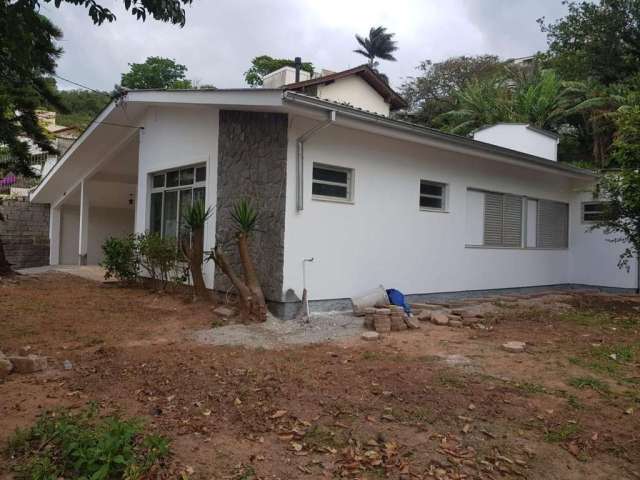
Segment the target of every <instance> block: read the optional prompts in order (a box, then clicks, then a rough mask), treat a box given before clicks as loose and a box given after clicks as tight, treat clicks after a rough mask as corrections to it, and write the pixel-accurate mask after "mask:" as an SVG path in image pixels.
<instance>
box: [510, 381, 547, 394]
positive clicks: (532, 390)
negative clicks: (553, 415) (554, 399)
mask: <svg viewBox="0 0 640 480" xmlns="http://www.w3.org/2000/svg"><path fill="white" fill-rule="evenodd" d="M516 387H518V389H520V390H521V391H523V392H525V393H527V394H529V395H535V394H541V393H547V390H546V389H545V388H544V387H543V386H542V385H540V384H538V383H531V382H524V383H517V384H516Z"/></svg>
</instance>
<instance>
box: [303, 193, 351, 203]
mask: <svg viewBox="0 0 640 480" xmlns="http://www.w3.org/2000/svg"><path fill="white" fill-rule="evenodd" d="M311 200H315V201H317V202H329V203H343V204H345V205H354V204H355V202H354V201H353V200H349V199H346V198H338V197H320V196H317V195H313V196H312V197H311Z"/></svg>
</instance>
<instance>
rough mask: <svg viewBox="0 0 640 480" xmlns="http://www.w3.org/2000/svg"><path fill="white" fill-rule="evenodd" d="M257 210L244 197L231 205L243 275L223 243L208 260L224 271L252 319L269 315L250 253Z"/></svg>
mask: <svg viewBox="0 0 640 480" xmlns="http://www.w3.org/2000/svg"><path fill="white" fill-rule="evenodd" d="M258 217H259V214H258V211H257V210H256V208H255V207H253V205H252V204H251V202H249V200H247V199H241V200H239V201H238V202H236V203H235V204H234V205H233V207H232V208H231V219H232V220H233V223H234V228H235V239H236V242H237V244H238V253H239V255H240V263H241V265H242V269H243V271H244V279H243V278H241V277H240V276H239V275H238V274H237V273H236V272H235V270H234V269H233V267H232V266H231V264H230V263H229V261H228V259H227V256H226V254H225V252H224V248H223V245H222V244H220V243H217V244H216V246H215V248H214V249H213V250H212V251H211V252H209V259H211V260H213V261H214V262H215V264H216V266H217V267H218V268H219V269H220V270H221V271H222V273H224V274H225V275H226V276H227V277H229V280H230V281H231V283H232V285H233V286H234V287H235V288H236V290H237V291H238V297H239V298H240V306H241V308H242V310H243V313H244V315H245V316H246V317H247V318H248V319H249V320H257V321H264V320H266V318H267V306H266V301H265V298H264V293H263V292H262V287H261V286H260V281H259V279H258V275H257V273H256V269H255V265H254V262H253V259H252V258H251V254H250V252H249V240H250V238H251V236H252V235H253V234H254V233H255V232H256V228H257V224H258Z"/></svg>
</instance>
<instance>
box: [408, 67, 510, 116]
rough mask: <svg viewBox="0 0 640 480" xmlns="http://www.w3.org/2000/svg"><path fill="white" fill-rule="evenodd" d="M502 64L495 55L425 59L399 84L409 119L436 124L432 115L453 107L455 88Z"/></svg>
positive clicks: (489, 74) (490, 73)
mask: <svg viewBox="0 0 640 480" xmlns="http://www.w3.org/2000/svg"><path fill="white" fill-rule="evenodd" d="M502 65H503V64H502V62H501V61H500V60H499V59H498V57H497V56H496V55H478V56H472V57H469V56H460V57H452V58H449V59H447V60H444V61H443V62H437V63H434V62H432V61H431V60H425V61H424V62H422V63H420V65H418V67H417V69H418V71H419V75H417V76H415V77H410V78H409V79H408V81H406V82H405V83H404V84H403V85H402V87H401V93H402V96H403V97H404V98H405V100H407V102H408V103H409V110H410V111H411V112H412V118H411V119H412V120H413V121H416V122H418V123H422V124H425V125H427V126H430V127H438V126H439V125H438V123H437V122H436V121H435V119H436V118H437V117H438V116H439V115H441V114H443V113H445V112H448V111H450V110H451V109H453V108H454V106H455V104H456V97H455V95H456V92H459V91H461V90H462V89H463V88H464V87H465V86H466V85H467V84H468V83H470V82H472V81H476V80H483V79H487V78H492V77H494V76H496V74H497V73H498V72H500V71H502Z"/></svg>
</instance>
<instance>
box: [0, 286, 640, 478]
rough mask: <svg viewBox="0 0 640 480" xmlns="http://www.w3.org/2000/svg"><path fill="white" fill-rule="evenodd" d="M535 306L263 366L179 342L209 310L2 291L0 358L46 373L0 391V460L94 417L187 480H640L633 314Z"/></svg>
mask: <svg viewBox="0 0 640 480" xmlns="http://www.w3.org/2000/svg"><path fill="white" fill-rule="evenodd" d="M538 298H540V299H542V300H538V301H535V299H524V300H527V302H528V303H526V304H524V305H519V304H518V302H512V301H509V302H502V301H499V300H496V303H497V304H498V305H499V307H500V309H499V311H498V312H496V313H495V314H494V315H492V317H491V318H488V319H485V321H484V324H485V325H486V329H473V328H450V327H437V326H434V325H431V324H428V325H427V324H423V325H422V328H421V329H420V330H418V331H416V332H408V331H407V332H399V333H393V334H391V335H389V336H387V337H385V338H384V339H383V340H382V341H379V342H364V341H362V340H360V339H359V337H358V336H355V337H347V338H345V339H343V340H341V341H340V342H339V343H335V342H334V343H330V344H319V345H310V346H289V347H286V346H284V347H283V348H280V349H276V350H269V349H265V348H261V347H260V346H258V347H257V348H248V347H234V346H219V345H203V344H199V343H196V342H194V341H193V340H191V339H192V338H193V335H194V334H195V333H194V332H197V331H201V330H203V329H206V328H207V327H208V326H210V325H211V322H212V320H213V317H212V315H211V306H209V305H204V304H190V303H185V302H184V300H182V299H181V298H179V297H173V296H169V295H157V294H152V293H149V292H148V291H144V290H137V289H123V288H119V287H117V286H112V285H109V286H104V285H101V284H97V283H93V282H90V281H86V280H82V279H78V278H74V277H71V276H67V275H62V274H46V275H42V276H40V277H35V278H34V277H22V278H20V279H18V280H16V281H15V282H13V281H12V282H10V283H5V284H2V285H0V302H2V305H3V315H2V320H1V322H2V325H1V326H0V350H3V351H12V350H14V349H17V348H19V347H22V346H24V345H31V346H32V347H33V349H34V350H36V351H38V353H42V354H46V355H48V356H49V357H50V360H51V364H52V368H50V369H49V370H48V371H46V372H43V373H41V374H34V375H11V376H9V377H8V379H7V380H6V381H5V382H4V383H0V442H4V441H5V440H6V439H7V438H8V436H9V435H10V433H11V431H12V430H13V429H14V428H15V427H17V426H26V425H29V424H30V423H31V422H32V421H33V419H34V418H36V416H37V415H38V414H39V413H41V412H43V411H44V410H46V409H51V408H54V407H57V406H70V407H80V406H82V405H84V404H86V402H88V401H97V402H99V403H100V404H101V405H103V407H104V408H106V409H116V410H120V411H122V412H124V413H126V414H127V415H137V416H141V417H144V418H146V419H147V421H148V422H149V426H150V428H151V429H152V430H154V431H158V432H161V433H164V434H166V435H168V436H169V437H170V438H171V439H172V440H173V449H174V452H175V454H174V458H173V467H172V473H171V475H175V472H184V475H185V477H184V478H192V479H205V478H207V479H208V478H219V479H236V480H240V479H267V478H270V479H271V478H280V479H292V478H309V479H316V478H317V479H324V478H370V479H377V478H391V479H428V478H439V479H466V478H479V479H480V478H482V479H492V478H493V479H497V478H531V479H578V478H594V479H609V478H621V479H624V478H628V479H634V478H640V468H639V467H638V465H640V433H638V432H639V431H640V391H639V385H640V378H639V377H638V375H639V373H638V372H639V365H638V362H639V361H640V360H639V356H638V355H639V347H640V315H639V312H638V308H637V307H638V306H639V305H640V303H638V302H637V300H636V299H635V298H634V297H631V296H630V297H626V296H605V295H600V294H586V293H582V294H572V295H567V296H564V295H563V298H562V300H560V299H555V300H554V301H552V302H546V301H545V300H544V298H545V297H538ZM524 300H523V301H524ZM529 300H534V301H529ZM545 303H546V306H545ZM559 303H562V304H565V305H566V307H562V308H556V307H557V304H559ZM549 305H551V306H549ZM553 305H555V307H554V306H553ZM225 328H227V327H225ZM215 332H216V329H214V330H212V331H211V335H215ZM509 340H517V341H524V342H526V343H527V348H526V352H525V353H517V354H515V353H508V352H505V351H504V350H502V349H501V347H500V346H501V344H502V343H504V342H506V341H509ZM612 355H613V357H612ZM65 359H70V360H71V361H72V363H73V368H72V369H71V370H64V369H63V368H62V366H61V365H62V362H63V361H64V360H65ZM0 458H1V460H0V462H4V464H2V463H0V472H2V473H5V474H6V475H7V477H6V478H11V477H10V476H8V475H9V473H8V472H9V468H10V462H9V459H7V458H6V457H0ZM1 465H4V468H3V467H1ZM0 475H1V474H0ZM0 478H2V477H1V476H0ZM173 478H175V477H173Z"/></svg>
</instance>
